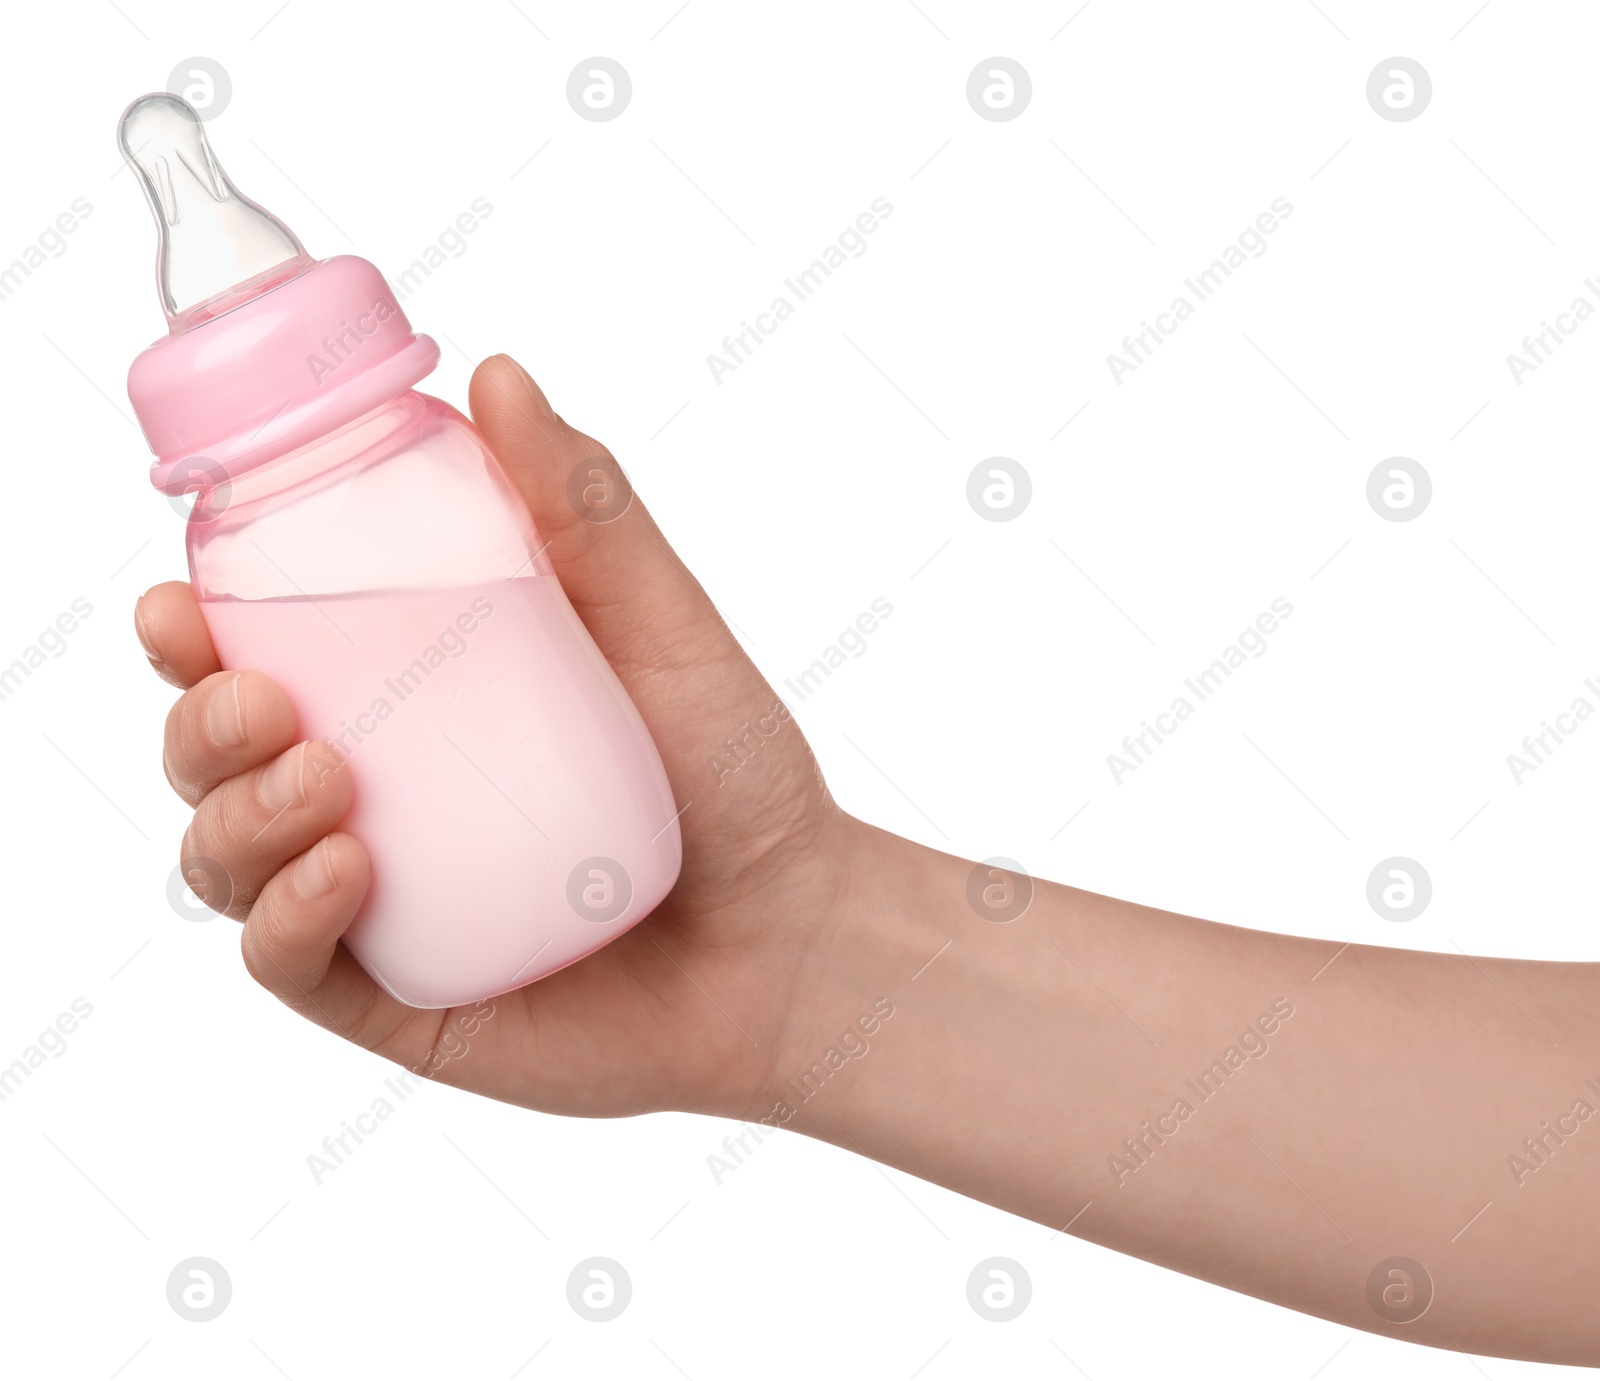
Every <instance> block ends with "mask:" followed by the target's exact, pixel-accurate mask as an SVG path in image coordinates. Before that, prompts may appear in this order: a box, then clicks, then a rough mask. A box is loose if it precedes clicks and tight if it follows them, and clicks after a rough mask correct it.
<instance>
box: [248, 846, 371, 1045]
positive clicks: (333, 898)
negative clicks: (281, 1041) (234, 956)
mask: <svg viewBox="0 0 1600 1381" xmlns="http://www.w3.org/2000/svg"><path fill="white" fill-rule="evenodd" d="M371 880H372V870H371V865H370V864H369V863H368V860H367V853H366V850H365V849H363V848H362V847H361V845H360V844H359V843H358V842H357V841H356V839H355V838H354V837H353V836H351V835H348V834H330V835H328V836H327V837H326V838H323V839H321V840H319V841H318V842H317V843H316V844H314V845H313V846H312V847H311V848H309V849H307V850H306V851H305V852H304V853H302V854H300V855H299V857H298V858H295V859H293V860H292V861H288V862H286V864H285V866H283V867H282V868H280V869H279V870H278V871H277V873H276V874H275V875H274V876H273V877H272V878H271V879H270V881H268V882H267V883H266V885H265V886H263V887H262V889H261V895H260V896H259V897H258V898H257V900H256V903H255V905H254V906H253V907H252V908H251V910H250V915H249V918H248V919H247V920H246V921H245V926H244V940H243V953H244V962H245V967H246V968H247V969H249V971H250V974H251V977H253V978H254V979H255V980H256V981H257V982H258V983H260V984H261V986H262V987H263V988H265V989H266V990H267V991H268V992H270V993H272V994H273V996H275V997H277V998H278V999H279V1000H280V1001H282V1002H284V1003H286V1004H287V1005H288V1006H290V1007H293V1008H294V1009H295V1010H296V1011H299V1012H302V1013H304V1014H305V1015H306V1016H309V1017H311V1018H312V1019H313V1020H315V1021H318V1022H319V1023H320V1024H321V1025H323V1026H327V1027H329V1028H330V1029H332V1030H336V1031H340V1032H341V1034H345V1035H350V1034H351V1032H352V1031H353V1030H354V1029H355V1028H356V1027H357V1026H359V1025H361V1024H362V1021H363V1017H364V1014H365V1013H366V1012H367V1011H368V1010H369V1009H370V1008H371V1007H372V1006H373V1005H374V1004H375V1003H376V1002H377V1001H379V999H380V998H383V997H386V996H387V995H386V994H383V993H382V990H381V989H379V988H378V987H377V986H376V985H375V984H374V983H373V981H372V979H370V978H369V977H368V976H367V975H366V973H365V972H364V971H363V970H362V969H361V967H360V966H359V965H357V964H356V963H355V961H354V960H353V959H351V957H350V955H349V954H348V953H347V952H346V951H344V950H341V949H340V948H339V937H340V936H342V935H343V934H344V932H345V930H346V929H347V928H348V927H349V925H350V922H351V921H353V920H354V919H355V916H356V912H357V910H359V909H360V906H361V903H362V901H363V899H364V898H365V897H366V895H367V887H368V885H369V884H370V883H371ZM389 1000H390V1001H392V999H389ZM353 1038H354V1037H353V1036H352V1039H353Z"/></svg>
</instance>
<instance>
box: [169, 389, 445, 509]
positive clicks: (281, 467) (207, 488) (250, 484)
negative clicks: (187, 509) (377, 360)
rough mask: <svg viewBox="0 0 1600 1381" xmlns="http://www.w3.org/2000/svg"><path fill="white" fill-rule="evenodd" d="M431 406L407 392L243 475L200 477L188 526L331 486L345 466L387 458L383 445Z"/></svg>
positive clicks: (412, 391)
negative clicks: (290, 494)
mask: <svg viewBox="0 0 1600 1381" xmlns="http://www.w3.org/2000/svg"><path fill="white" fill-rule="evenodd" d="M427 405H428V400H427V398H426V397H425V396H424V395H423V394H421V393H418V392H417V391H416V390H415V389H410V388H408V389H407V390H406V391H405V392H404V393H401V394H400V395H398V396H397V397H394V398H391V399H389V400H388V401H386V402H384V403H382V404H380V405H379V406H377V407H375V408H372V409H370V410H369V411H367V412H364V413H362V414H361V416H359V417H355V418H352V419H351V420H350V421H349V422H346V423H345V424H344V425H343V426H341V427H337V428H335V429H334V430H333V431H331V432H329V433H328V434H327V435H326V436H321V437H318V438H317V439H316V440H315V441H311V442H307V443H306V444H305V445H304V446H299V447H297V448H296V449H294V450H292V451H287V452H285V453H284V454H283V455H281V456H278V457H276V458H275V459H272V460H268V461H264V462H262V463H261V464H259V465H253V466H251V467H250V468H249V469H247V470H245V471H244V472H243V473H241V474H239V475H236V476H235V475H228V474H226V473H225V472H219V473H218V474H216V475H214V476H205V477H201V476H198V475H197V476H196V478H197V479H202V478H203V479H204V480H205V481H206V483H205V484H204V487H203V488H202V490H201V492H200V493H199V495H198V496H197V498H196V500H195V505H194V508H193V510H192V511H191V513H190V517H189V521H190V522H191V523H192V524H197V525H202V526H210V525H212V524H213V523H215V522H216V520H217V518H218V517H220V516H221V514H222V513H223V512H224V511H228V512H230V513H231V514H232V515H233V516H235V517H242V516H244V514H245V512H246V510H247V509H248V508H249V507H250V506H251V505H254V504H261V503H264V502H266V501H268V500H276V499H278V498H280V497H281V496H282V495H283V494H284V493H286V492H287V491H288V490H291V489H295V488H297V487H300V486H306V487H307V488H308V490H309V489H315V488H317V487H318V486H319V485H321V484H324V483H330V482H332V480H333V479H334V477H335V476H337V475H338V474H339V473H340V472H341V471H343V470H344V469H345V467H346V466H348V465H350V464H352V463H357V464H359V462H360V459H361V457H362V456H364V455H371V454H379V455H386V454H388V452H389V449H390V448H389V447H387V446H386V445H385V444H384V443H385V442H386V441H388V440H389V438H390V437H392V436H393V435H394V434H395V433H397V432H399V431H401V430H403V429H405V428H407V427H410V426H414V425H415V424H416V423H417V421H418V420H419V419H420V418H421V417H422V415H423V413H424V412H425V411H426V409H427Z"/></svg>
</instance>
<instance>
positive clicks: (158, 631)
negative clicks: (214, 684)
mask: <svg viewBox="0 0 1600 1381" xmlns="http://www.w3.org/2000/svg"><path fill="white" fill-rule="evenodd" d="M133 626H134V631H135V632H136V633H137V634H138V635H139V642H140V645H141V646H142V647H143V648H144V651H145V656H147V657H148V658H149V659H150V665H151V666H153V667H154V668H155V669H156V673H157V675H159V676H160V677H161V679H162V680H164V681H170V682H171V683H172V684H173V685H175V686H179V687H188V686H192V685H194V683H195V682H196V681H199V680H201V679H202V678H204V677H207V676H210V675H212V673H214V672H217V671H220V670H221V668H222V664H221V663H220V662H219V661H218V660H217V653H216V649H215V648H213V647H212V646H211V634H210V632H209V630H208V629H207V628H206V621H205V619H204V618H203V617H201V614H200V605H199V602H198V601H197V600H196V599H195V597H194V591H193V590H192V589H191V588H190V587H189V585H188V583H187V582H186V581H182V580H169V581H167V582H166V583H165V584H164V585H156V586H153V587H152V588H151V589H149V590H146V591H145V593H144V596H143V597H142V598H141V599H140V600H139V602H138V603H137V604H135V605H134V606H133Z"/></svg>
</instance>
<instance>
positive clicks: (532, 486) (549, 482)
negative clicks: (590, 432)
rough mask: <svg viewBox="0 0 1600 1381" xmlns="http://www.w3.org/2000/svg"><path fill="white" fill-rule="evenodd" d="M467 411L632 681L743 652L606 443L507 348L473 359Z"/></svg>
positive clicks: (559, 570) (603, 642)
mask: <svg viewBox="0 0 1600 1381" xmlns="http://www.w3.org/2000/svg"><path fill="white" fill-rule="evenodd" d="M468 398H469V400H470V403H471V407H472V417H473V421H474V422H476V423H477V425H478V428H479V430H480V431H481V432H482V433H483V435H484V438H485V439H486V440H487V441H488V443H489V446H490V448H491V449H492V450H493V451H494V453H495V455H496V457H498V459H499V461H500V464H501V466H502V468H504V470H505V472H506V475H507V476H508V478H509V479H510V480H511V482H512V484H514V485H515V486H516V487H517V489H518V490H519V491H520V492H521V494H522V497H523V499H524V500H525V501H526V502H527V505H528V508H529V509H530V510H531V512H532V514H533V521H534V526H535V527H536V528H537V529H538V531H539V540H540V541H541V542H542V543H543V544H544V550H545V554H546V556H548V557H549V559H550V563H551V565H552V566H553V567H554V568H555V572H556V574H557V575H558V576H559V577H560V579H561V584H562V587H563V588H564V589H565V590H566V592H567V598H568V599H570V600H571V601H572V604H573V607H574V608H575V609H576V610H577V611H578V615H579V617H580V618H582V620H583V621H584V624H585V625H586V626H587V627H588V629H589V632H590V635H591V636H592V637H593V638H594V640H595V642H597V643H598V644H599V645H600V650H601V651H602V652H603V653H605V655H606V658H607V660H608V661H610V663H611V665H612V667H613V668H614V669H615V670H616V672H617V674H618V675H619V676H620V677H621V678H622V680H623V681H624V683H625V684H627V685H628V688H629V690H630V691H631V690H634V689H635V687H636V684H637V682H638V681H639V680H640V679H651V678H653V677H654V676H656V675H659V674H661V673H662V672H671V671H674V670H686V669H688V667H689V666H690V665H691V663H692V664H695V665H699V664H703V663H704V662H705V661H707V660H716V659H717V658H718V657H720V656H722V655H732V656H735V657H738V658H739V659H741V660H742V659H743V656H744V654H743V650H742V649H741V648H740V647H739V645H738V643H737V642H736V641H735V640H734V638H733V635H732V633H730V632H729V630H728V628H727V625H726V624H724V623H723V621H722V619H721V616H720V615H718V613H717V611H716V608H715V606H714V605H713V604H712V603H711V600H710V598H709V596H707V594H706V592H705V591H704V590H703V589H702V588H701V587H700V583H699V581H697V580H696V579H695V578H694V577H693V576H692V575H690V574H689V571H688V568H687V567H686V566H684V564H683V562H682V561H680V560H679V559H678V557H677V554H676V553H675V552H674V551H673V550H672V548H671V547H670V546H669V545H668V543H667V539H666V538H665V537H663V536H662V535H661V531H660V529H659V528H658V527H656V525H655V522H654V520H653V519H652V518H651V517H650V514H649V513H648V512H647V511H646V509H645V506H644V504H643V503H641V502H640V500H639V499H638V497H637V496H636V495H635V494H634V493H633V488H632V486H631V485H630V484H629V482H628V479H627V476H626V475H624V474H623V473H622V468H621V467H620V466H619V465H618V464H617V462H616V460H615V459H614V458H613V456H612V455H611V452H610V451H608V450H607V449H606V448H605V447H604V446H602V445H601V444H600V443H599V442H598V441H595V440H594V439H593V438H592V437H588V436H585V435H584V434H583V433H582V432H580V431H576V430H574V429H573V428H572V427H569V426H568V425H567V424H566V423H565V422H563V421H562V420H561V418H559V417H558V416H556V414H555V412H554V411H553V410H552V409H551V407H550V404H549V402H548V400H547V399H546V398H545V396H544V392H543V391H542V390H541V389H540V388H539V386H538V385H537V384H536V383H534V381H533V380H532V379H531V378H530V377H529V376H528V373H527V371H526V370H524V369H523V368H522V366H521V365H519V364H518V363H517V362H516V361H515V360H513V359H512V358H511V357H510V356H508V355H494V356H491V357H490V358H489V359H487V360H485V361H484V362H483V363H482V364H480V365H479V366H478V368H477V369H476V371H474V373H473V376H472V383H471V386H470V388H469V390H468Z"/></svg>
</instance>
